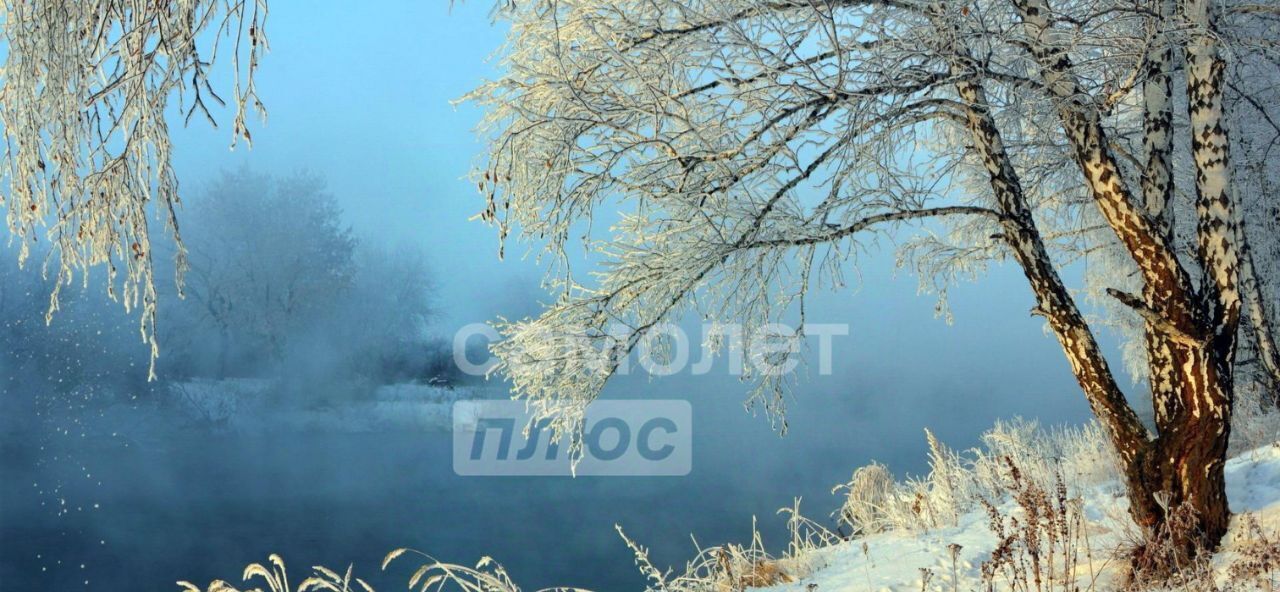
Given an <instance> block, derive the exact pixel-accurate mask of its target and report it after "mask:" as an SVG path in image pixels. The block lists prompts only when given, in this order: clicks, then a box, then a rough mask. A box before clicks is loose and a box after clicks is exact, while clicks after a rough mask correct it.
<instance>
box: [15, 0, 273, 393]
mask: <svg viewBox="0 0 1280 592" xmlns="http://www.w3.org/2000/svg"><path fill="white" fill-rule="evenodd" d="M266 18H267V6H266V2H265V0H163V1H160V2H155V1H147V0H93V1H78V0H3V1H0V21H3V29H4V32H3V44H4V45H3V52H4V54H5V62H4V66H3V68H4V69H3V70H2V71H0V127H3V134H4V150H3V154H2V155H0V175H3V177H4V182H5V183H7V189H8V191H7V192H5V194H4V195H3V196H2V197H0V200H3V202H2V203H3V205H4V207H5V210H6V220H7V222H8V226H9V232H10V233H11V237H12V238H13V239H14V240H16V241H18V242H19V243H20V246H19V248H18V249H17V250H18V258H19V261H20V262H24V263H25V262H26V260H27V258H28V257H29V255H30V254H31V249H30V245H31V243H34V242H37V241H40V240H42V239H43V240H45V241H47V242H48V243H49V245H50V249H48V250H47V251H46V252H47V253H48V254H47V255H46V256H45V257H44V261H42V262H41V269H42V271H43V273H46V274H52V275H53V276H55V278H56V282H54V286H55V287H54V289H53V293H52V294H51V295H50V301H49V310H48V312H47V314H46V321H48V320H51V318H52V315H53V313H54V312H55V311H56V310H57V308H58V296H59V292H60V290H61V289H62V286H64V285H66V284H68V283H70V282H71V281H72V280H73V279H75V278H76V276H77V275H80V276H82V277H85V276H87V274H88V272H89V270H90V269H91V268H93V267H101V268H104V269H105V271H106V276H107V279H106V285H107V291H108V294H109V295H110V296H111V297H112V298H113V299H117V300H119V301H120V302H122V303H123V304H124V306H125V307H126V308H128V309H133V308H135V307H136V308H137V309H138V310H139V312H140V327H139V329H140V331H141V334H142V339H143V340H144V342H146V343H147V344H149V345H150V347H151V354H152V358H153V359H154V357H155V356H156V355H157V354H158V344H157V342H156V339H155V321H156V288H155V280H154V267H153V266H154V263H153V259H152V249H151V220H150V217H151V216H152V215H154V216H155V217H156V218H157V219H158V220H160V221H162V223H161V226H162V228H164V229H166V230H167V231H168V232H170V233H172V235H173V236H174V238H175V239H176V240H177V242H178V245H179V248H178V249H177V251H176V257H175V261H174V265H175V266H176V268H177V270H178V275H177V278H178V281H179V283H180V282H181V272H182V270H183V269H184V268H185V251H184V250H183V249H182V248H181V244H182V243H181V235H180V233H179V231H178V214H177V211H178V208H179V204H180V201H181V200H180V198H179V194H178V180H177V177H176V176H175V174H174V171H173V167H172V164H171V158H172V146H171V145H170V143H169V120H168V119H167V117H166V109H167V108H168V107H170V105H171V104H172V103H173V100H174V99H177V105H176V106H177V108H178V110H179V111H180V113H181V115H182V118H183V119H184V120H185V121H187V122H189V121H190V120H192V119H207V120H208V121H209V122H210V123H215V122H214V118H213V115H212V113H213V111H211V108H213V109H214V110H216V108H217V107H219V106H221V105H223V104H224V102H227V101H229V102H230V103H231V108H232V110H233V111H234V113H235V115H234V119H233V121H232V123H231V127H232V133H233V138H235V139H242V140H244V141H245V142H246V143H247V142H249V140H250V134H249V129H248V121H249V119H250V114H251V113H252V112H254V111H257V112H259V113H262V114H264V115H265V112H264V111H263V108H262V104H261V102H260V101H259V100H258V94H257V89H256V86H255V83H254V78H255V74H256V72H257V67H258V63H259V61H260V59H261V57H262V54H263V53H264V52H265V51H266V49H267V38H266V36H265V31H264V26H265V24H266ZM219 58H222V59H223V60H224V61H230V62H231V63H232V69H233V70H234V81H233V83H232V87H231V89H230V90H229V92H228V91H227V90H226V89H223V90H222V91H219V90H217V89H215V85H214V83H213V82H212V79H211V78H210V75H211V72H212V71H213V68H214V65H213V64H214V62H215V60H217V59H219ZM219 92H223V93H225V94H226V96H227V99H226V100H225V101H224V99H223V98H222V95H220V94H219ZM232 145H233V146H234V145H235V140H233V144H232ZM148 204H151V209H153V210H154V211H151V212H149V211H148V209H149V208H148ZM153 370H154V367H153Z"/></svg>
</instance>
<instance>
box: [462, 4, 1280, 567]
mask: <svg viewBox="0 0 1280 592" xmlns="http://www.w3.org/2000/svg"><path fill="white" fill-rule="evenodd" d="M1232 6H1234V5H1232V4H1230V3H1219V2H1210V0H1197V2H1187V3H1181V4H1178V5H1177V6H1176V7H1174V6H1171V5H1170V4H1169V3H1166V2H1163V1H1162V0H1150V1H1142V2H1135V3H1129V2H1117V1H1115V0H1052V1H1046V0H980V1H978V2H955V3H951V2H944V1H941V0H936V1H925V0H830V1H825V2H823V1H808V0H779V1H776V2H749V1H745V0H744V1H730V2H723V1H715V2H711V1H696V0H695V1H684V0H681V1H676V0H664V1H658V2H634V1H605V0H569V1H557V2H538V1H535V2H528V3H517V4H514V5H512V6H509V7H507V8H506V9H505V11H504V12H502V13H501V14H502V15H503V16H504V17H505V18H506V19H508V20H509V21H510V23H511V33H510V38H509V44H508V46H507V48H506V50H505V52H504V54H503V60H504V61H503V65H504V66H505V68H506V72H505V74H504V76H503V77H501V78H500V79H498V80H496V81H493V82H491V83H488V84H486V85H484V86H482V87H481V88H479V89H477V90H476V91H475V92H474V93H473V94H472V95H471V96H470V98H472V99H474V100H476V101H477V102H479V103H480V104H481V105H482V106H483V107H485V108H486V109H487V113H488V117H487V120H486V124H487V125H486V128H485V130H486V134H487V137H488V139H489V149H488V151H487V154H486V156H487V158H486V160H485V162H484V165H483V167H482V168H481V170H479V171H478V172H477V182H478V184H479V186H480V188H481V190H482V191H483V192H484V193H485V194H486V196H487V199H488V204H487V207H486V209H485V210H484V212H483V213H482V217H483V218H484V219H486V220H488V221H490V222H492V223H494V224H496V225H497V226H498V228H499V231H500V235H501V237H502V238H503V239H504V240H505V239H506V238H507V237H508V235H509V234H510V233H512V232H515V233H516V234H515V236H516V238H518V239H519V240H521V241H522V242H527V243H528V244H530V245H531V248H533V249H545V251H544V253H545V254H547V255H548V256H549V257H550V258H551V259H552V260H553V261H554V262H555V265H553V266H552V271H551V273H550V275H549V276H548V277H549V279H550V281H549V283H550V285H551V287H552V288H554V289H555V290H556V293H557V294H558V296H559V299H558V300H557V301H556V302H555V303H554V304H553V305H551V306H550V307H548V308H547V309H546V310H545V311H544V313H543V314H542V315H541V316H539V317H537V318H534V319H526V320H521V321H517V322H512V323H503V324H501V325H500V327H499V329H500V331H501V333H502V335H503V336H504V338H505V339H504V340H503V341H501V342H500V343H498V344H497V345H496V346H495V348H494V350H495V353H496V354H497V355H498V357H499V360H500V363H501V366H500V367H499V368H500V370H501V371H503V372H504V373H505V374H506V375H507V376H508V377H509V378H510V379H511V380H512V381H513V384H514V386H515V392H516V395H517V396H518V397H524V398H527V399H528V400H529V401H530V402H531V403H532V404H533V406H534V408H535V409H536V410H537V411H539V412H541V413H542V414H544V415H551V416H553V417H555V418H556V421H557V422H559V423H558V424H557V427H559V428H562V429H572V428H573V427H574V426H575V425H576V422H577V420H578V419H580V417H581V413H582V411H583V409H584V408H585V406H586V405H587V404H588V403H589V402H590V401H591V400H592V399H594V398H595V397H596V396H597V395H598V394H599V392H600V390H601V389H602V388H603V386H604V384H605V383H606V381H607V380H608V379H609V377H610V376H611V375H612V374H613V372H614V371H615V369H616V360H617V359H618V357H619V356H621V355H626V354H627V353H628V352H630V350H631V349H632V348H634V347H635V346H636V344H638V343H640V342H641V341H642V340H643V339H645V336H646V333H648V332H652V331H654V330H655V328H656V327H659V326H661V324H662V323H665V322H670V321H674V320H677V319H678V318H679V317H680V315H682V314H685V313H687V312H690V311H696V312H697V313H698V314H700V315H702V316H703V317H704V318H707V319H710V320H712V321H716V322H735V323H739V324H742V325H743V327H744V330H743V333H744V335H747V336H749V335H750V334H751V333H752V331H751V330H752V328H754V327H760V326H764V325H766V324H768V323H770V322H773V321H775V320H777V319H778V318H780V317H781V316H782V315H783V314H785V313H786V312H787V311H788V309H789V308H790V307H791V306H792V305H793V304H799V306H800V309H801V310H802V311H803V302H804V299H805V295H806V294H807V293H808V291H809V290H810V289H811V288H812V287H814V286H821V285H830V286H835V287H839V286H842V285H843V283H844V280H843V278H844V273H846V272H847V271H848V270H849V269H850V267H851V266H855V265H856V262H857V256H858V255H859V254H860V253H861V251H862V250H863V249H865V248H867V247H868V246H870V245H871V244H872V243H873V242H874V241H877V240H891V241H898V242H899V244H900V246H901V247H902V248H901V251H900V256H901V257H903V259H902V261H904V263H905V264H907V265H910V266H911V267H912V268H913V269H914V270H915V271H917V272H919V273H920V274H921V276H922V282H925V285H926V286H934V287H937V288H939V289H940V290H945V288H946V285H947V283H948V282H950V281H952V280H954V279H957V278H962V277H967V276H970V275H973V274H974V273H976V272H978V271H980V270H981V269H982V268H983V266H984V265H985V264H986V263H987V262H988V261H993V260H1001V259H1009V260H1012V261H1013V262H1015V263H1016V264H1017V265H1018V267H1019V268H1021V269H1022V271H1023V272H1024V275H1025V276H1026V278H1027V280H1028V282H1029V285H1030V287H1031V293H1032V296H1034V298H1035V302H1036V303H1035V306H1034V307H1033V309H1032V312H1033V314H1037V315H1041V316H1043V317H1044V318H1045V319H1046V321H1047V327H1048V329H1049V330H1050V332H1051V333H1052V334H1053V335H1054V336H1055V337H1056V338H1057V339H1058V341H1059V343H1060V344H1061V346H1062V348H1063V351H1064V354H1065V355H1066V357H1067V359H1068V361H1069V362H1070V365H1071V368H1072V371H1073V373H1074V374H1075V375H1076V378H1077V379H1078V381H1079V383H1080V386H1081V388H1082V390H1083V391H1084V392H1085V395H1086V397H1087V398H1088V400H1089V402H1090V405H1091V406H1092V408H1093V410H1094V412H1095V414H1096V415H1098V417H1099V418H1100V419H1101V420H1102V423H1103V425H1105V426H1106V428H1107V430H1108V432H1109V434H1110V436H1111V439H1112V442H1113V444H1114V445H1115V446H1116V448H1117V451H1118V453H1119V454H1120V456H1121V457H1122V458H1123V459H1124V462H1125V464H1126V478H1127V482H1128V485H1129V488H1130V494H1131V497H1132V499H1133V500H1134V503H1133V504H1132V506H1131V507H1132V508H1133V513H1134V517H1135V519H1137V520H1138V522H1139V523H1141V524H1143V525H1148V526H1149V525H1152V524H1155V523H1157V522H1158V521H1159V520H1161V516H1163V512H1164V511H1166V510H1167V508H1165V509H1162V508H1161V506H1160V504H1158V503H1157V500H1159V499H1163V500H1166V501H1167V500H1172V502H1173V503H1174V504H1175V505H1176V504H1179V503H1191V504H1193V505H1196V510H1197V511H1199V512H1200V513H1201V520H1202V524H1201V527H1202V528H1203V530H1202V531H1201V532H1202V533H1203V537H1204V538H1205V539H1206V540H1207V541H1209V544H1210V545H1212V544H1213V542H1216V538H1215V537H1216V536H1217V535H1218V534H1220V533H1221V530H1222V529H1223V528H1225V517H1226V516H1227V513H1226V505H1225V498H1224V497H1223V496H1222V493H1223V489H1222V482H1221V470H1220V469H1221V462H1222V460H1223V454H1225V442H1226V436H1227V433H1228V432H1227V431H1228V425H1229V419H1230V412H1231V408H1230V400H1231V392H1232V388H1233V379H1234V372H1235V368H1234V360H1235V349H1236V334H1237V332H1238V331H1239V326H1240V324H1241V323H1240V319H1241V316H1242V313H1241V310H1242V301H1248V299H1249V297H1248V295H1247V294H1244V293H1242V292H1243V291H1244V290H1245V287H1246V286H1248V285H1250V280H1249V279H1248V277H1245V276H1248V275H1249V270H1248V266H1247V265H1243V264H1242V261H1243V259H1242V253H1247V252H1248V244H1247V243H1246V241H1245V231H1244V230H1243V229H1242V228H1243V227H1242V225H1241V224H1240V223H1239V218H1240V217H1241V208H1242V207H1243V208H1247V207H1248V206H1241V205H1240V204H1241V203H1245V202H1247V201H1248V200H1247V199H1243V198H1241V197H1240V196H1239V195H1238V193H1239V190H1240V189H1241V188H1243V187H1244V185H1237V184H1233V183H1232V180H1231V174H1232V171H1233V170H1235V167H1237V166H1238V165H1239V161H1238V160H1233V159H1231V158H1230V148H1231V145H1232V142H1233V141H1235V140H1233V139H1232V137H1233V136H1232V135H1231V134H1229V133H1228V131H1227V130H1228V128H1229V127H1230V125H1231V122H1230V118H1231V117H1233V116H1235V112H1233V111H1232V110H1231V108H1232V107H1233V106H1234V105H1238V104H1240V102H1239V100H1237V99H1236V98H1235V97H1234V96H1233V95H1232V94H1229V93H1227V92H1225V91H1226V87H1227V83H1228V82H1229V80H1230V79H1229V78H1224V74H1223V73H1224V69H1225V68H1224V67H1225V65H1227V64H1228V63H1231V64H1236V63H1239V62H1236V61H1235V60H1236V59H1237V58H1239V56H1243V55H1246V54H1248V55H1254V54H1257V55H1262V54H1266V53H1267V52H1268V51H1273V50H1272V49H1270V48H1274V47H1276V43H1275V40H1276V38H1277V37H1278V36H1277V35H1276V31H1275V29H1274V27H1273V26H1271V25H1269V24H1267V23H1266V22H1262V21H1267V19H1271V18H1273V17H1272V16H1271V15H1270V14H1269V13H1266V12H1259V11H1240V10H1233V9H1232ZM1248 19H1252V20H1248ZM1243 20H1248V22H1243ZM1259 22H1262V23H1261V24H1259ZM1275 74H1276V72H1274V71H1271V72H1270V75H1271V76H1273V78H1272V79H1275V78H1274V76H1275ZM1250 92H1252V91H1250ZM1250 92H1244V93H1240V94H1241V95H1242V96H1249V95H1250ZM1179 162H1180V163H1185V167H1182V170H1183V171H1190V172H1191V173H1192V174H1191V175H1189V178H1185V179H1182V178H1179V173H1178V172H1177V171H1178V170H1179V167H1176V166H1175V164H1174V163H1179ZM1255 198H1256V196H1255ZM612 212H618V214H617V217H616V218H615V217H614V215H613V214H612ZM597 226H599V227H604V226H607V227H608V232H607V234H605V233H603V232H602V231H599V230H596V229H595V227H597ZM579 241H581V245H582V250H583V251H585V252H586V253H587V256H588V258H589V260H590V261H592V263H593V265H594V266H595V267H594V268H593V269H594V270H595V271H593V273H591V274H588V275H583V274H581V273H575V272H574V270H573V269H572V268H571V267H570V266H569V262H570V261H571V260H573V257H571V256H570V253H571V252H575V250H576V249H578V248H579V247H578V245H579ZM1081 260H1083V261H1086V262H1089V263H1093V262H1095V261H1102V262H1103V263H1104V265H1103V269H1104V270H1105V271H1104V272H1103V273H1094V272H1093V271H1092V267H1093V266H1092V265H1090V266H1089V269H1090V271H1089V273H1088V274H1087V275H1088V277H1089V281H1088V284H1087V287H1089V288H1090V293H1091V294H1094V295H1098V296H1103V297H1105V298H1106V302H1108V306H1112V308H1111V309H1110V311H1111V314H1112V315H1114V317H1115V318H1122V319H1131V322H1132V323H1134V324H1135V325H1136V326H1137V327H1139V328H1140V329H1139V335H1142V334H1143V331H1145V333H1146V335H1147V336H1148V339H1146V341H1145V343H1146V346H1145V347H1146V349H1147V350H1148V354H1150V355H1148V356H1146V362H1147V365H1148V369H1149V372H1148V373H1147V375H1149V376H1153V377H1159V378H1160V380H1159V381H1157V382H1158V384H1156V385H1155V386H1154V388H1153V391H1152V399H1153V402H1154V404H1155V406H1156V407H1157V412H1156V416H1157V417H1156V423H1157V430H1156V432H1155V433H1149V432H1148V430H1147V428H1146V427H1145V426H1144V425H1143V424H1142V423H1141V422H1140V421H1139V420H1138V416H1137V414H1136V413H1135V411H1134V410H1133V409H1132V408H1131V406H1130V405H1129V403H1128V401H1127V400H1126V397H1125V395H1124V392H1123V391H1122V390H1121V388H1120V386H1119V385H1118V383H1117V381H1116V379H1115V377H1114V376H1113V374H1112V371H1111V370H1110V368H1109V365H1108V362H1107V360H1106V358H1105V356H1103V354H1102V352H1101V349H1100V348H1099V347H1098V344H1097V341H1096V339H1095V338H1094V335H1093V328H1092V324H1093V323H1091V322H1090V319H1089V318H1088V317H1087V316H1086V314H1085V313H1084V312H1083V311H1082V309H1081V307H1080V306H1079V305H1078V304H1077V303H1076V296H1077V294H1076V293H1075V292H1074V291H1073V290H1070V289H1069V288H1068V286H1067V285H1066V283H1065V282H1064V280H1063V279H1062V277H1060V272H1059V270H1060V269H1061V268H1063V266H1065V265H1068V264H1071V263H1073V262H1076V261H1081ZM1266 281H1267V276H1265V274H1264V275H1263V279H1261V280H1258V281H1257V282H1255V283H1265V282H1266ZM1108 294H1111V295H1119V297H1118V298H1116V299H1112V298H1111V297H1110V296H1106V295H1108ZM611 325H621V326H622V328H623V330H622V331H620V332H619V331H612V330H610V329H609V327H610V326H611ZM752 378H755V379H757V380H758V383H759V384H760V385H761V388H760V389H758V390H757V391H756V394H755V395H753V397H752V399H750V400H752V401H755V402H760V403H763V404H764V405H765V406H766V408H767V409H769V410H770V411H780V410H781V403H780V401H781V400H780V392H781V387H782V386H783V385H782V383H781V381H779V380H777V379H776V378H777V377H775V376H767V375H763V374H762V375H757V376H753V377H752ZM1166 461H1168V462H1166ZM1176 467H1183V468H1184V469H1185V470H1184V469H1177V468H1176ZM1191 467H1197V468H1195V469H1194V470H1195V471H1196V472H1201V471H1207V473H1208V474H1207V475H1206V476H1203V477H1204V478H1194V477H1190V476H1189V473H1188V471H1190V470H1191ZM1179 470H1181V471H1182V473H1181V474H1179V473H1178V471H1179ZM1156 492H1168V493H1170V497H1164V496H1155V495H1153V493H1156Z"/></svg>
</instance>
